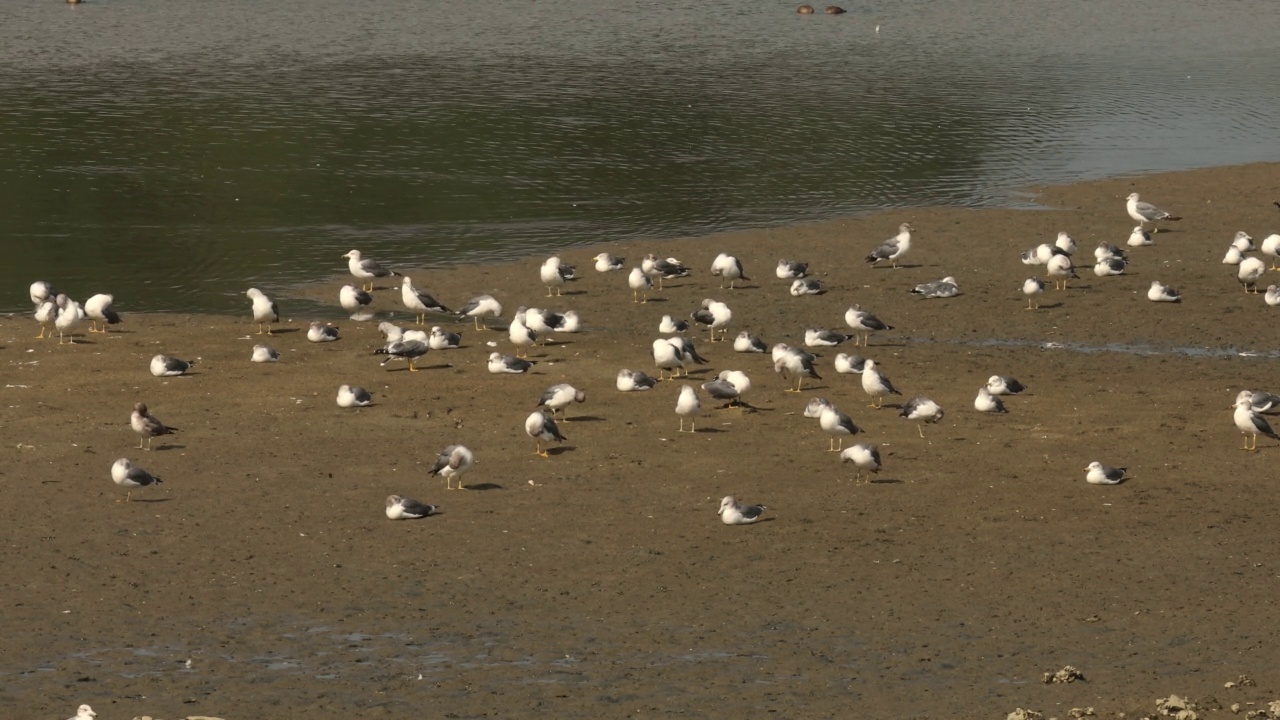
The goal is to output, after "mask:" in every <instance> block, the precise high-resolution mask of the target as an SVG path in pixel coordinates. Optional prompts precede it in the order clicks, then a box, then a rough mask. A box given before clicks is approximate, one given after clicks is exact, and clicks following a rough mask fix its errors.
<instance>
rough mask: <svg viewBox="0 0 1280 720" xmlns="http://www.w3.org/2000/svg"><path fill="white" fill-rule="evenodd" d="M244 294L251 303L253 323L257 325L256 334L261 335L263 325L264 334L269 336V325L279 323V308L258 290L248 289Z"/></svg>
mask: <svg viewBox="0 0 1280 720" xmlns="http://www.w3.org/2000/svg"><path fill="white" fill-rule="evenodd" d="M244 294H245V295H247V296H249V299H250V300H252V301H253V321H254V322H256V323H258V333H257V334H258V335H261V334H263V330H262V326H263V325H265V326H266V327H267V329H266V334H267V335H270V334H271V323H277V322H280V306H278V305H276V304H275V301H273V300H272V299H271V298H269V297H267V296H266V294H265V293H263V292H262V291H261V290H259V289H258V288H249V289H248V290H246V291H245V293H244Z"/></svg>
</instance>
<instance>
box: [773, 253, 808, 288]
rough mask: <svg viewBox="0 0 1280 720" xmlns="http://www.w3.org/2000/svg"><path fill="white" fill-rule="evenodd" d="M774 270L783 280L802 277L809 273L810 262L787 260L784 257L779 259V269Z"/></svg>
mask: <svg viewBox="0 0 1280 720" xmlns="http://www.w3.org/2000/svg"><path fill="white" fill-rule="evenodd" d="M774 272H775V274H776V275H777V276H778V278H779V279H781V280H791V279H793V278H802V277H804V276H806V275H808V274H809V263H803V262H797V261H795V260H787V259H786V258H783V259H782V260H779V261H778V269H777V270H776V271H774ZM792 294H794V293H792Z"/></svg>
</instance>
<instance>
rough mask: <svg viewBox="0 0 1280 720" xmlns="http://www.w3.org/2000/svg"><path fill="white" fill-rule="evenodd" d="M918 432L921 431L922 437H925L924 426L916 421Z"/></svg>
mask: <svg viewBox="0 0 1280 720" xmlns="http://www.w3.org/2000/svg"><path fill="white" fill-rule="evenodd" d="M916 432H918V433H920V437H924V426H923V425H921V424H920V423H916Z"/></svg>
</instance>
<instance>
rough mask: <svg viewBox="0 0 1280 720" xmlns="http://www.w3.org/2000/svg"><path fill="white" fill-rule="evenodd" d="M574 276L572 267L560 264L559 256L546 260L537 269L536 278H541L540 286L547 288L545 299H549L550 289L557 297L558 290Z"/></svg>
mask: <svg viewBox="0 0 1280 720" xmlns="http://www.w3.org/2000/svg"><path fill="white" fill-rule="evenodd" d="M574 275H575V273H574V268H573V266H571V265H565V264H563V263H561V262H560V258H559V256H556V255H552V256H551V257H549V258H547V259H546V261H545V262H543V263H542V267H541V268H539V269H538V277H540V278H542V284H543V285H545V286H546V287H547V297H551V289H552V288H555V291H556V293H555V294H556V295H559V294H560V288H561V287H562V286H564V284H565V282H567V281H568V280H570V279H572V278H573V277H574Z"/></svg>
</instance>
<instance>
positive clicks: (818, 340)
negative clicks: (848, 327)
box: [804, 328, 853, 347]
mask: <svg viewBox="0 0 1280 720" xmlns="http://www.w3.org/2000/svg"><path fill="white" fill-rule="evenodd" d="M851 337H853V336H852V335H845V334H843V333H838V332H835V331H834V330H826V329H824V328H806V329H805V331H804V344H805V347H835V346H836V345H839V344H840V343H842V342H844V341H845V340H848V339H849V338H851Z"/></svg>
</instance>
